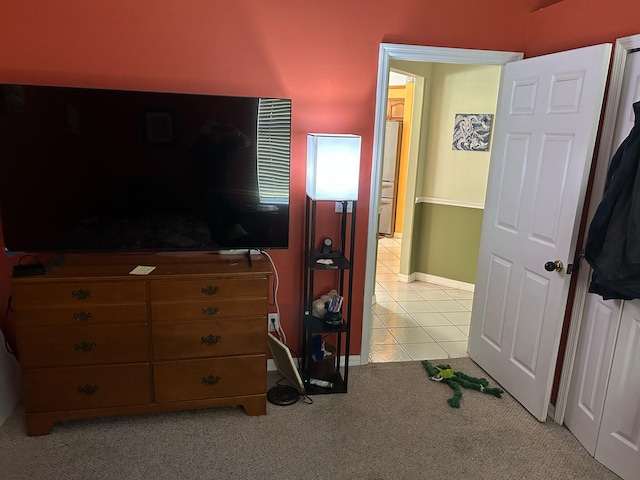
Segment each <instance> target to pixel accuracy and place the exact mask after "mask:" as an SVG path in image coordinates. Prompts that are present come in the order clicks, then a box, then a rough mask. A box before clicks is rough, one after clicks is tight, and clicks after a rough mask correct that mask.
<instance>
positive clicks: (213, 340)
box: [200, 335, 222, 345]
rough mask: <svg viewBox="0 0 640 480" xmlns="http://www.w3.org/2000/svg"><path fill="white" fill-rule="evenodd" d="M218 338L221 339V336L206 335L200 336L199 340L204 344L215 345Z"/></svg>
mask: <svg viewBox="0 0 640 480" xmlns="http://www.w3.org/2000/svg"><path fill="white" fill-rule="evenodd" d="M220 340H222V337H221V336H220V335H215V336H214V335H209V336H208V337H202V338H201V339H200V342H201V343H204V344H205V345H215V344H216V343H218V342H219V341H220Z"/></svg>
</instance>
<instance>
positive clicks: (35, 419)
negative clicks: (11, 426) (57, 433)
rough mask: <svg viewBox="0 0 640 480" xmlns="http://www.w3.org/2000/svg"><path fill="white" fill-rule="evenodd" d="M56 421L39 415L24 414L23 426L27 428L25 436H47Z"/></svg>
mask: <svg viewBox="0 0 640 480" xmlns="http://www.w3.org/2000/svg"><path fill="white" fill-rule="evenodd" d="M55 423H56V421H55V420H53V419H51V418H46V417H44V416H41V415H37V416H35V415H30V414H26V419H25V424H26V426H27V435H29V436H30V437H36V436H38V435H48V434H49V433H50V432H51V430H53V426H54V425H55Z"/></svg>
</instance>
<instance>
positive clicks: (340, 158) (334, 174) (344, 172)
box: [307, 133, 361, 200]
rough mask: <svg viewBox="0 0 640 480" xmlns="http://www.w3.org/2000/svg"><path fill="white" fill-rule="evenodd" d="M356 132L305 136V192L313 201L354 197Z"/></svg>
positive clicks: (357, 166)
mask: <svg viewBox="0 0 640 480" xmlns="http://www.w3.org/2000/svg"><path fill="white" fill-rule="evenodd" d="M360 144H361V138H360V136H359V135H335V134H327V133H310V134H308V135H307V195H309V197H310V198H312V199H313V200H357V199H358V183H359V181H360Z"/></svg>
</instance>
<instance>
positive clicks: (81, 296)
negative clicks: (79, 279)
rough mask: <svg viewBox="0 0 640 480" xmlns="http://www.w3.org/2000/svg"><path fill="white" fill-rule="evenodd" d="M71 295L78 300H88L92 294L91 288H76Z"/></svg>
mask: <svg viewBox="0 0 640 480" xmlns="http://www.w3.org/2000/svg"><path fill="white" fill-rule="evenodd" d="M71 296H72V297H73V298H76V299H78V300H86V299H87V298H89V297H90V296H91V290H82V289H80V290H74V291H73V292H71Z"/></svg>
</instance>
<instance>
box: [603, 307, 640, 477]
mask: <svg viewBox="0 0 640 480" xmlns="http://www.w3.org/2000/svg"><path fill="white" fill-rule="evenodd" d="M611 372H612V374H611V376H610V378H609V387H608V389H607V395H606V399H605V404H604V411H603V415H602V424H601V426H600V433H599V435H598V443H597V447H596V455H595V458H596V460H598V461H599V462H601V463H602V464H604V465H605V466H607V467H608V468H610V469H611V470H613V471H614V472H615V473H617V474H618V475H620V476H621V477H622V478H625V479H638V478H640V402H638V399H639V398H640V301H638V300H635V301H631V302H628V301H627V302H624V306H623V307H622V317H621V321H620V331H619V333H618V340H617V342H616V347H615V351H614V354H613V365H612V369H611Z"/></svg>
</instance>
